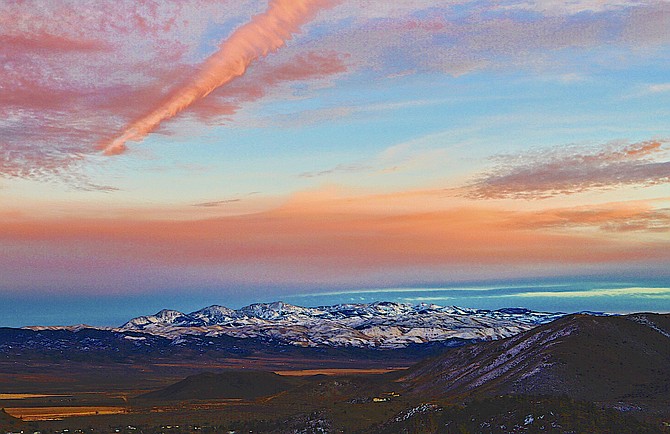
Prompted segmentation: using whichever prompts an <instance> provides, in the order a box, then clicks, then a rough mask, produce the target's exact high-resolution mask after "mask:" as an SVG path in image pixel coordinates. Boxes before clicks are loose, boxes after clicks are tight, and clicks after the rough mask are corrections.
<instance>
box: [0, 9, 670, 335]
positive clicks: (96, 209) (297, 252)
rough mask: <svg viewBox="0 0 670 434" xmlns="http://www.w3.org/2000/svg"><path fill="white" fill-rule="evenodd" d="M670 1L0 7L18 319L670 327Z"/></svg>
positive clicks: (0, 293) (4, 146) (1, 300)
mask: <svg viewBox="0 0 670 434" xmlns="http://www.w3.org/2000/svg"><path fill="white" fill-rule="evenodd" d="M669 28H670V2H669V1H665V0H663V1H658V0H656V1H653V0H652V1H645V0H639V1H638V0H636V1H619V0H612V1H608V0H570V1H558V0H501V1H495V2H493V1H470V0H449V1H445V0H430V1H427V0H410V1H403V2H388V1H381V0H235V1H232V0H184V1H180V2H162V1H158V0H140V1H138V0H115V1H111V0H95V1H93V0H90V1H89V0H58V1H55V0H54V1H49V0H47V1H45V0H35V1H29V0H0V326H20V325H29V324H45V325H46V324H74V323H79V322H85V323H89V324H109V325H116V324H119V323H122V322H124V321H125V320H127V319H128V318H129V317H132V316H136V315H140V314H149V313H152V312H154V311H156V310H158V309H161V308H174V309H178V310H183V311H188V310H189V309H190V310H195V309H197V308H200V307H203V306H206V305H210V304H221V305H227V306H231V307H240V306H242V305H245V304H249V303H253V302H259V301H273V300H280V299H281V300H285V301H288V302H295V303H297V304H303V305H318V304H330V303H339V302H370V301H375V300H381V299H384V300H390V301H400V302H406V303H421V302H427V303H436V304H440V305H451V304H457V305H462V306H467V307H477V308H500V307H509V306H526V307H531V308H534V309H538V310H560V311H569V312H572V311H580V310H598V311H612V312H630V311H640V310H645V311H657V312H667V311H670V125H669V124H668V122H667V121H668V119H670V78H669V77H670V32H668V29H669Z"/></svg>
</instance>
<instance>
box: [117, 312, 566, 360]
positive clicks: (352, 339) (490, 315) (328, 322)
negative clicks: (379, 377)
mask: <svg viewBox="0 0 670 434" xmlns="http://www.w3.org/2000/svg"><path fill="white" fill-rule="evenodd" d="M562 315H563V314H560V313H559V314H554V313H545V312H533V311H530V310H527V309H520V308H509V309H500V310H476V309H466V308H459V307H455V306H449V307H442V306H437V305H434V304H418V305H409V304H400V303H392V302H377V303H371V304H338V305H334V306H321V307H301V306H294V305H291V304H287V303H283V302H274V303H257V304H252V305H250V306H246V307H243V308H241V309H237V310H233V309H229V308H227V307H224V306H216V305H215V306H209V307H206V308H204V309H201V310H198V311H195V312H191V313H189V314H184V313H182V312H178V311H175V310H162V311H160V312H158V313H156V314H155V315H149V316H141V317H138V318H134V319H132V320H130V321H128V322H127V323H125V324H124V325H122V326H121V327H120V330H123V331H129V330H133V331H142V332H145V333H150V334H152V335H157V336H163V337H167V338H171V339H178V338H180V337H183V336H185V335H200V336H203V335H205V336H210V337H213V336H222V335H224V336H230V337H237V338H260V339H264V340H272V341H275V342H279V343H282V344H289V345H295V346H300V347H343V346H344V347H367V348H378V349H384V348H387V349H388V348H402V347H407V346H408V345H410V344H422V343H426V342H442V341H449V340H465V341H479V340H493V339H501V338H505V337H509V336H513V335H516V334H518V333H520V332H522V331H525V330H529V329H531V328H533V327H535V326H537V325H539V324H545V323H547V322H550V321H553V320H555V319H557V318H559V317H561V316H562Z"/></svg>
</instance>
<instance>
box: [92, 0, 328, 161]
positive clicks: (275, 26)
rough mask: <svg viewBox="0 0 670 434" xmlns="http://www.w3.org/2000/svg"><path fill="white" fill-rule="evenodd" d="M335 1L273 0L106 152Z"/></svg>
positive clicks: (118, 149) (234, 73)
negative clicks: (192, 75) (190, 79)
mask: <svg viewBox="0 0 670 434" xmlns="http://www.w3.org/2000/svg"><path fill="white" fill-rule="evenodd" d="M333 4H334V2H333V1H331V0H272V1H270V4H269V6H268V9H267V11H266V12H264V13H262V14H260V15H256V16H254V17H253V18H252V20H251V21H250V22H249V23H247V24H245V25H243V26H242V27H240V28H239V29H237V30H236V31H235V32H234V33H233V34H232V35H231V36H230V38H228V39H227V40H226V41H225V42H224V43H223V44H222V45H221V47H220V49H219V51H217V52H216V53H215V54H214V55H212V56H211V57H210V58H209V59H207V61H206V62H205V63H204V64H203V66H202V69H201V71H200V72H199V73H198V74H197V75H196V76H195V77H194V78H193V80H192V81H191V82H189V83H188V84H187V85H185V86H183V87H182V88H180V89H178V90H177V91H176V92H174V93H173V94H172V95H171V96H170V97H168V99H167V100H166V101H164V102H163V103H162V104H161V105H160V106H158V107H157V108H155V109H153V110H151V111H150V112H148V113H147V114H145V115H144V116H142V117H140V118H139V119H137V120H135V121H134V122H132V123H131V124H130V125H129V126H128V127H127V128H126V129H125V130H124V131H123V133H122V134H121V135H120V136H119V137H117V138H116V139H114V140H113V141H112V142H111V143H107V144H104V145H103V146H102V147H101V148H102V150H103V152H104V154H106V155H116V154H120V153H122V152H124V151H125V150H126V142H127V141H129V140H141V139H142V138H143V137H144V136H146V135H147V134H149V133H150V132H151V131H153V130H154V129H155V128H156V127H157V126H158V125H159V124H160V123H161V122H163V121H164V120H166V119H170V118H172V117H173V116H175V115H176V114H177V113H179V112H181V111H182V110H184V109H185V108H187V107H189V106H190V105H191V104H193V102H195V101H197V100H199V99H201V98H204V97H205V96H207V95H209V94H210V93H211V92H212V91H213V90H215V89H216V88H218V87H220V86H223V85H225V84H227V83H229V82H230V81H232V80H234V79H235V78H237V77H239V76H241V75H243V74H244V73H245V71H246V69H247V67H248V66H249V65H250V64H251V63H252V62H253V61H255V60H257V59H259V58H261V57H264V56H266V55H267V54H269V53H271V52H273V51H276V50H278V49H279V48H280V47H282V46H283V45H284V44H285V43H286V41H287V40H288V39H290V38H291V35H292V34H293V33H296V32H297V31H299V29H300V27H301V26H302V25H303V24H305V23H307V22H309V21H310V20H311V19H312V18H313V17H314V16H315V15H316V13H317V12H318V11H319V10H320V9H322V8H325V7H330V6H332V5H333Z"/></svg>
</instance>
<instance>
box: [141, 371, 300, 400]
mask: <svg viewBox="0 0 670 434" xmlns="http://www.w3.org/2000/svg"><path fill="white" fill-rule="evenodd" d="M299 382H300V380H298V379H294V378H287V377H283V376H281V375H278V374H275V373H272V372H262V371H228V372H223V373H220V374H213V373H209V372H206V373H203V374H198V375H192V376H190V377H187V378H185V379H184V380H182V381H180V382H178V383H175V384H173V385H171V386H168V387H166V388H165V389H161V390H157V391H154V392H150V393H146V394H144V395H141V396H139V397H138V398H139V399H150V400H161V401H171V400H204V399H236V398H239V399H256V398H260V397H263V396H269V395H274V394H276V393H279V392H283V391H285V390H288V389H290V388H292V387H294V386H296V385H297V384H298V383H299Z"/></svg>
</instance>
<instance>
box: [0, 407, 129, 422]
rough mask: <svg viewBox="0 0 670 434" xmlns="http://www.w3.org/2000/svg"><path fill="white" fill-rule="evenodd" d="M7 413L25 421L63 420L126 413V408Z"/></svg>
mask: <svg viewBox="0 0 670 434" xmlns="http://www.w3.org/2000/svg"><path fill="white" fill-rule="evenodd" d="M5 411H6V412H7V413H9V414H10V415H12V416H14V417H18V418H21V419H23V420H24V421H36V420H61V419H64V418H66V417H74V416H95V415H109V414H121V413H126V408H125V407H13V408H5Z"/></svg>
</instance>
